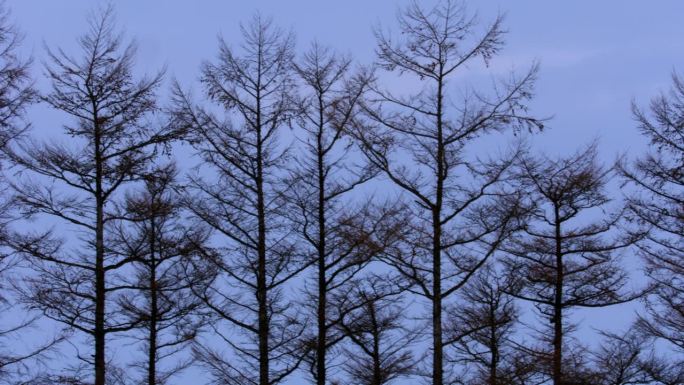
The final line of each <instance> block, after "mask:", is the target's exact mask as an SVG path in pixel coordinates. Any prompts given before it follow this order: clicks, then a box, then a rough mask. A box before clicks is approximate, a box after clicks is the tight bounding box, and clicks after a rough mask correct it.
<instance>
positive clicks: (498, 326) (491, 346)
mask: <svg viewBox="0 0 684 385" xmlns="http://www.w3.org/2000/svg"><path fill="white" fill-rule="evenodd" d="M506 284H507V282H506V280H505V279H504V278H503V277H502V276H501V275H500V273H497V272H496V270H495V268H494V266H493V265H492V264H488V265H486V266H485V267H483V268H482V269H480V271H478V273H477V274H476V276H475V277H474V278H473V279H472V280H470V282H468V284H467V285H466V286H465V287H464V288H463V290H462V291H461V293H460V295H459V301H458V302H457V303H456V304H455V305H454V306H453V308H451V309H447V311H446V315H447V316H446V319H445V324H446V325H445V335H446V341H448V342H447V343H448V344H449V345H453V346H454V351H453V353H452V354H450V355H447V360H448V361H449V362H450V363H452V364H454V365H458V366H460V367H462V368H463V371H464V373H466V374H467V375H465V374H464V375H461V378H462V379H461V382H460V383H463V384H469V385H504V384H506V385H510V384H519V385H521V384H534V383H541V382H535V378H534V377H535V376H536V373H535V364H534V362H532V361H533V360H532V359H531V357H528V356H527V354H525V352H521V351H520V350H519V349H518V343H517V342H515V341H514V339H515V333H516V326H517V325H518V323H519V310H518V307H517V306H516V304H515V303H514V298H513V297H512V296H511V295H510V294H508V293H507V291H506V286H505V285H506ZM537 381H539V380H537Z"/></svg>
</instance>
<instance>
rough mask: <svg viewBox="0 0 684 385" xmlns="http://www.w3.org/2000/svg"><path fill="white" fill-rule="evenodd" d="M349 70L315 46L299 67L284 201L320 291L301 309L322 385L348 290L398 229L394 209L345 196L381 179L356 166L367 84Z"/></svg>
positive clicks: (348, 300)
mask: <svg viewBox="0 0 684 385" xmlns="http://www.w3.org/2000/svg"><path fill="white" fill-rule="evenodd" d="M350 67H351V60H350V59H348V58H346V57H341V56H339V55H337V54H335V53H333V52H331V50H330V49H328V48H325V47H322V46H321V45H319V44H317V43H314V44H312V46H311V48H310V49H309V50H308V51H307V52H306V53H305V54H304V55H303V56H302V57H301V59H300V60H298V61H297V62H296V63H295V64H294V69H295V72H296V74H297V75H298V77H299V78H300V79H301V81H302V83H303V84H302V89H303V91H305V97H304V98H302V100H301V115H300V119H299V120H298V121H299V127H301V129H302V131H301V132H302V135H301V136H300V141H301V143H302V146H303V150H302V151H300V152H299V154H300V155H299V156H298V157H296V159H295V161H294V164H295V166H294V167H293V170H292V174H291V178H292V184H291V185H292V188H291V189H289V190H288V191H286V192H285V194H286V197H287V199H288V201H289V203H290V204H291V205H292V207H293V208H294V210H292V215H291V217H292V219H293V221H294V223H295V228H296V230H297V232H298V233H299V234H300V236H301V238H302V239H303V241H304V242H305V243H306V244H307V245H308V248H307V249H308V250H309V251H308V252H307V253H308V257H307V259H309V260H311V261H312V262H313V265H314V268H315V273H314V279H313V281H314V282H313V284H312V287H313V288H315V289H309V287H308V285H306V287H305V291H306V297H305V301H304V302H305V304H304V306H306V307H308V308H310V309H311V310H312V312H313V315H314V317H315V319H316V330H315V332H314V333H307V334H309V335H311V336H310V337H309V336H307V339H310V340H312V341H315V342H314V343H313V344H314V345H315V347H314V349H313V351H312V354H311V355H310V358H309V359H308V361H309V363H310V365H311V373H312V376H313V378H314V380H315V381H316V383H317V384H318V385H325V384H326V383H328V382H327V378H328V374H327V372H328V362H327V361H328V360H329V358H328V356H327V353H328V351H329V350H330V349H332V348H334V347H335V346H336V345H337V344H338V343H339V342H340V341H341V340H342V339H343V337H344V335H343V334H342V333H340V332H339V328H338V324H339V322H340V320H341V318H342V317H343V316H344V313H346V312H347V311H349V310H350V309H351V308H352V307H353V306H355V304H354V301H353V300H352V299H351V298H348V296H347V295H346V294H350V289H351V287H350V284H351V283H352V282H353V279H354V277H355V276H356V275H357V274H358V273H359V272H360V271H361V270H362V269H363V267H364V266H365V265H366V264H367V263H368V262H369V261H370V260H371V258H372V257H373V256H374V255H375V254H377V253H379V252H380V251H381V250H382V249H383V248H384V245H385V244H386V243H387V242H388V241H389V240H390V238H392V237H393V233H394V231H393V230H394V229H393V225H396V221H393V220H390V219H392V217H393V216H394V214H396V210H387V209H375V208H373V207H372V206H371V205H370V204H369V203H368V202H363V203H357V202H356V201H355V200H353V199H351V198H350V197H349V195H350V194H348V193H349V192H351V191H352V190H354V189H355V188H356V187H357V186H359V185H361V184H363V183H365V182H366V181H368V180H370V179H371V178H373V177H374V176H375V175H376V174H377V171H376V170H375V169H374V168H372V167H370V165H368V164H367V163H363V162H360V161H359V160H358V158H359V157H358V154H355V153H354V152H353V147H352V144H353V142H352V141H351V140H350V138H349V131H350V123H351V122H352V121H353V119H354V118H355V116H356V115H357V114H358V101H359V99H360V98H361V97H362V96H363V92H364V91H365V85H366V84H365V78H362V77H358V76H357V77H353V76H352V75H351V68H350ZM355 155H357V156H355ZM333 299H334V303H333V302H331V301H332V300H333Z"/></svg>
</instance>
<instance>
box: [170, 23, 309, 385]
mask: <svg viewBox="0 0 684 385" xmlns="http://www.w3.org/2000/svg"><path fill="white" fill-rule="evenodd" d="M241 30H242V37H243V41H242V43H241V45H240V50H237V51H236V50H234V49H233V48H230V47H229V46H228V45H227V44H226V43H225V42H224V41H223V40H221V41H220V53H219V57H218V60H217V61H216V62H214V63H205V64H204V65H203V68H202V83H203V85H204V89H205V92H206V96H207V98H208V99H209V101H210V102H213V103H215V104H214V106H212V107H214V108H213V109H210V108H209V107H205V108H202V107H199V106H196V105H194V103H193V102H191V100H190V97H189V96H188V95H187V94H184V93H183V92H182V91H180V90H179V89H178V87H177V90H176V96H175V98H176V118H175V119H176V121H177V124H179V125H180V126H184V127H188V128H189V129H190V131H191V143H192V144H193V145H194V146H195V148H196V149H197V153H198V155H199V156H200V157H201V158H202V160H203V162H204V165H203V167H202V169H203V170H205V171H206V172H205V173H203V175H200V172H198V173H197V174H195V175H194V176H191V177H190V180H189V182H188V186H187V191H188V195H189V197H188V207H189V209H190V211H191V212H192V213H193V215H194V216H195V217H196V218H197V219H198V220H200V221H202V222H204V223H205V224H206V225H208V226H209V227H211V228H213V230H214V231H215V232H216V234H217V238H216V242H215V243H214V247H212V248H205V249H203V254H204V256H205V258H207V259H208V260H210V261H211V263H213V264H214V268H215V269H216V270H217V271H218V272H219V274H218V275H217V277H216V279H215V280H213V281H212V282H211V284H209V285H207V286H205V287H203V288H201V289H199V288H197V289H196V290H195V291H196V292H197V295H198V296H199V297H200V298H201V299H202V300H203V301H204V302H205V304H206V305H207V306H208V307H209V308H210V309H211V310H212V311H213V314H214V316H215V317H217V318H218V319H219V320H223V321H226V322H227V323H228V325H229V326H230V327H235V328H237V329H238V330H240V331H242V332H243V335H244V337H245V338H240V337H236V336H235V334H236V333H234V330H233V329H226V328H224V329H221V325H224V324H223V323H221V322H216V323H213V324H212V325H214V326H215V328H214V333H215V334H216V335H217V336H218V337H219V338H220V339H221V340H222V341H224V342H225V343H226V344H227V345H228V346H230V347H231V348H232V350H233V351H234V353H235V355H231V356H229V357H225V356H223V355H222V354H221V352H219V351H217V350H215V349H213V348H212V347H211V346H210V345H207V344H200V345H198V346H197V349H196V353H197V355H198V358H199V359H200V360H201V361H202V362H203V363H204V364H205V365H206V366H207V367H208V368H209V370H210V371H211V373H212V375H213V377H214V379H215V381H216V382H217V383H224V384H240V385H244V384H259V385H271V384H276V383H278V382H280V381H281V380H283V379H284V378H285V377H286V376H288V375H289V374H290V373H292V372H293V371H294V370H295V369H297V367H298V366H299V365H300V363H301V361H302V359H303V354H301V352H303V350H304V348H303V346H302V345H303V343H302V342H301V341H300V338H299V337H300V336H301V334H302V332H303V327H302V325H301V322H300V321H297V320H295V319H294V318H293V316H292V314H290V313H291V311H290V310H292V309H288V308H289V306H290V305H289V302H288V301H287V299H286V298H285V297H284V294H283V290H284V288H285V287H287V283H288V281H290V279H291V278H293V277H295V276H296V275H297V274H299V273H300V272H301V271H302V270H303V269H304V268H305V267H306V266H307V263H306V262H308V261H306V259H305V258H304V257H303V255H301V254H300V253H299V252H298V250H297V249H296V246H297V245H296V242H294V239H293V237H292V233H293V229H292V226H291V224H290V223H289V222H288V221H287V220H286V213H285V212H284V211H285V207H284V205H285V200H284V199H283V191H286V190H287V189H288V188H289V186H288V185H287V183H285V180H286V178H285V173H284V171H283V169H284V168H285V166H286V163H287V161H288V158H289V155H288V148H289V143H286V142H284V141H281V140H280V136H279V131H280V130H281V129H282V128H284V127H286V126H287V125H288V124H289V122H290V121H291V120H292V118H293V117H294V116H295V114H296V113H297V112H298V104H297V101H296V100H295V99H294V91H295V87H294V78H293V74H292V59H293V36H292V35H291V34H289V33H286V32H284V31H282V30H281V29H278V28H276V27H275V26H273V25H272V21H271V20H268V19H264V18H262V17H261V16H258V15H257V16H255V17H254V18H253V20H251V22H250V23H249V24H247V25H242V27H241ZM219 109H222V110H223V111H224V112H225V115H224V117H223V118H221V117H220V116H221V115H220V113H218V112H217V111H216V110H219ZM209 175H210V176H209Z"/></svg>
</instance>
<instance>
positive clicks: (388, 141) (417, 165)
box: [356, 1, 542, 385]
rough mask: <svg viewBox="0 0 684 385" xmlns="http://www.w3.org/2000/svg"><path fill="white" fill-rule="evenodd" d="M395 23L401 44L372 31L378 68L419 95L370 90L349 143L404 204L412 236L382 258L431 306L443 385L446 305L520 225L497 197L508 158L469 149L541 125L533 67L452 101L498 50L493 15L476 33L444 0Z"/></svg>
mask: <svg viewBox="0 0 684 385" xmlns="http://www.w3.org/2000/svg"><path fill="white" fill-rule="evenodd" d="M398 21H399V29H400V31H401V37H400V38H399V39H394V38H393V37H391V36H390V35H388V34H386V33H383V32H381V31H377V32H376V36H377V41H378V46H377V66H378V67H379V68H380V69H383V70H385V71H387V73H388V74H395V75H398V76H399V79H406V81H410V82H412V84H417V85H418V87H419V89H418V90H417V91H416V92H415V93H413V94H405V95H404V94H396V93H393V92H392V91H391V90H387V89H385V88H383V87H381V86H380V85H378V83H379V82H377V81H376V82H374V84H371V85H370V93H369V96H368V101H365V102H364V103H363V107H364V108H363V109H364V113H365V118H364V119H363V121H360V122H359V123H358V127H359V129H358V130H357V131H356V136H357V137H358V140H359V142H360V144H361V148H362V151H363V152H364V153H365V155H366V156H367V158H368V160H369V161H370V162H371V163H372V164H373V165H374V166H375V167H377V168H378V169H380V170H381V171H382V173H383V174H384V175H385V177H386V178H388V179H389V180H390V181H391V182H393V183H394V185H395V186H397V187H398V188H399V190H400V191H403V192H404V193H405V196H406V197H407V200H409V202H410V210H411V215H410V216H407V217H410V218H412V220H411V221H409V222H408V223H406V224H405V226H407V227H410V228H411V231H410V232H409V233H410V236H408V237H406V238H405V240H404V244H405V247H404V248H403V251H401V252H400V253H398V254H394V255H390V254H386V256H385V257H386V260H387V261H388V262H389V263H390V264H391V265H393V266H394V267H395V268H396V269H397V270H398V272H399V273H400V274H401V275H403V276H404V278H405V279H406V280H408V281H409V282H411V283H412V284H413V289H412V291H413V292H414V293H415V294H416V295H418V296H419V297H422V298H424V299H425V300H426V301H427V303H428V305H429V308H430V317H429V318H430V319H431V321H430V324H431V325H430V328H429V329H428V330H429V333H430V336H431V340H432V343H431V345H432V346H431V352H430V354H429V357H430V359H431V361H432V362H431V364H430V365H431V368H430V369H429V370H428V371H427V372H426V376H427V377H429V378H430V379H431V381H432V384H434V385H443V384H445V383H449V382H450V381H451V380H452V379H450V378H447V377H448V373H446V374H445V361H444V356H445V353H444V350H445V348H448V346H445V335H444V330H443V322H444V315H443V311H444V308H445V305H446V301H449V300H450V298H452V297H453V296H454V294H455V293H456V292H457V291H458V290H459V289H460V288H462V287H463V285H465V284H466V282H467V281H468V279H469V278H470V277H471V276H472V275H473V274H474V273H475V272H476V271H477V269H478V268H479V267H480V266H482V265H483V264H484V263H485V262H486V260H487V259H488V258H489V257H490V256H491V255H492V254H494V252H495V250H496V249H497V246H498V245H499V244H500V243H501V241H502V240H503V239H505V238H506V237H507V236H508V235H509V234H510V232H511V231H513V230H514V228H516V227H517V226H518V225H519V223H518V221H517V219H516V218H517V217H518V214H519V211H520V207H518V204H517V200H518V199H517V197H516V194H515V193H514V191H512V190H508V191H506V192H505V193H504V192H503V191H504V190H505V187H504V184H505V179H506V178H507V177H506V175H507V173H508V171H509V170H510V168H511V165H512V163H513V160H512V159H513V155H510V156H504V157H502V158H504V159H493V158H492V159H482V158H477V157H475V156H473V153H472V148H473V146H476V143H477V140H478V138H481V137H483V136H488V134H499V133H503V132H505V131H507V130H515V129H530V130H532V129H536V128H541V126H542V124H541V123H540V122H539V121H538V120H536V119H534V118H532V117H530V116H528V115H527V108H526V103H527V102H528V100H529V99H530V98H531V97H532V86H533V82H534V79H535V74H536V67H534V68H532V69H531V70H530V71H529V72H527V73H525V74H524V75H523V76H521V77H518V76H514V75H513V76H511V77H510V79H509V80H507V81H505V82H500V83H497V86H496V87H495V89H494V90H493V92H490V93H487V92H484V91H483V92H478V91H475V90H470V89H468V91H467V92H463V94H464V95H465V97H464V98H463V99H462V100H457V95H458V94H457V93H456V92H455V91H454V90H453V89H452V87H455V84H454V82H453V80H454V78H455V77H456V76H457V75H458V74H459V73H462V72H463V70H465V68H466V66H468V65H471V64H473V65H474V62H475V61H476V60H477V59H483V60H484V61H485V63H488V62H489V60H490V59H492V58H493V57H494V56H495V55H496V54H497V53H498V52H499V50H500V48H501V46H502V44H503V42H502V34H503V31H502V29H501V23H502V20H501V18H497V19H496V20H495V21H494V23H493V24H491V25H490V26H488V27H487V28H486V29H485V30H484V31H483V32H482V34H478V33H477V32H476V31H475V27H476V25H477V23H476V22H475V20H474V18H473V17H470V15H469V14H468V12H466V10H465V9H464V6H462V5H460V4H457V3H456V2H455V1H444V2H441V3H440V4H438V5H437V6H436V7H435V8H433V9H430V10H425V9H423V8H422V7H421V6H420V5H419V4H418V3H417V2H414V3H412V4H411V5H410V6H409V7H408V8H406V9H404V10H403V11H402V12H401V13H400V15H399V18H398ZM462 90H463V89H462Z"/></svg>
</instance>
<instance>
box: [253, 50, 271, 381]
mask: <svg viewBox="0 0 684 385" xmlns="http://www.w3.org/2000/svg"><path fill="white" fill-rule="evenodd" d="M259 50H260V51H259V60H258V63H259V68H258V72H259V73H261V48H259ZM261 124H262V122H261V75H259V77H258V79H257V91H256V127H255V128H256V135H257V138H256V151H257V153H256V161H257V162H256V163H257V174H256V190H257V217H258V219H257V220H258V222H259V224H258V226H259V228H258V233H259V234H258V240H257V259H258V261H257V293H256V296H257V302H258V307H259V309H258V313H259V314H258V317H259V321H258V322H259V326H258V328H259V385H270V383H271V381H270V379H269V356H268V353H269V352H268V350H269V349H268V337H269V323H268V298H267V295H268V293H267V288H266V208H265V203H264V169H263V168H264V159H263V148H262V145H263V143H262V140H263V139H262V127H261Z"/></svg>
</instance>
